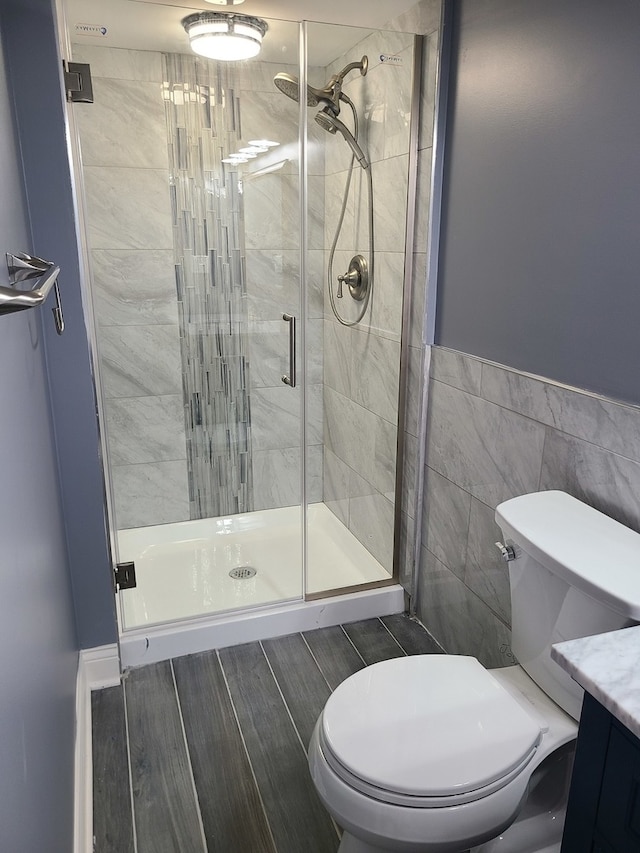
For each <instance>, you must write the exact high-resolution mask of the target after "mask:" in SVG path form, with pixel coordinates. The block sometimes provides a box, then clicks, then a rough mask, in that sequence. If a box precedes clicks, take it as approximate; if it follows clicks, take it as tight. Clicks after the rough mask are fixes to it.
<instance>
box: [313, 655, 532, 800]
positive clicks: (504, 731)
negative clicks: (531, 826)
mask: <svg viewBox="0 0 640 853" xmlns="http://www.w3.org/2000/svg"><path fill="white" fill-rule="evenodd" d="M541 736H542V734H541V729H540V725H539V722H537V721H536V719H534V717H533V715H532V714H529V713H528V711H527V710H525V708H524V707H523V705H521V704H520V702H519V701H517V700H516V699H515V698H513V697H512V696H511V694H509V693H508V692H507V691H506V690H505V688H504V687H503V686H502V685H501V684H500V683H499V682H498V681H497V680H496V679H495V678H494V677H493V676H492V675H491V673H490V672H488V671H487V670H486V669H485V668H484V667H483V666H482V665H481V664H480V663H479V662H478V661H477V660H476V659H475V658H472V657H462V656H457V655H417V656H415V657H407V658H395V659H393V660H388V661H383V662H382V663H378V664H374V665H373V666H369V667H366V668H365V669H362V670H360V671H359V672H357V673H356V674H355V675H352V676H351V677H350V678H348V679H347V680H346V681H343V682H342V684H340V685H339V687H337V688H336V690H335V691H334V692H333V694H332V695H331V697H330V698H329V700H328V702H327V704H326V706H325V709H324V712H323V715H322V742H323V744H324V747H325V749H328V750H329V751H330V752H331V754H332V756H333V759H334V761H332V762H331V763H332V765H335V763H336V761H337V763H338V764H339V765H342V767H343V768H345V769H346V771H347V773H346V774H345V776H346V777H349V776H351V777H355V779H359V780H362V781H364V782H365V783H366V784H367V785H371V786H374V787H375V788H377V789H381V790H383V791H388V792H393V793H397V794H401V795H409V796H415V797H424V798H432V797H447V796H456V795H461V794H465V793H467V792H470V791H474V790H476V789H479V788H485V787H486V786H489V785H492V783H495V782H496V781H497V780H501V779H503V778H504V777H507V776H509V774H511V773H512V771H515V770H516V769H518V772H519V768H520V767H521V766H522V765H523V762H524V765H526V764H527V763H528V761H529V758H528V756H532V755H533V753H534V752H535V748H536V746H537V745H538V743H539V742H540V739H541Z"/></svg>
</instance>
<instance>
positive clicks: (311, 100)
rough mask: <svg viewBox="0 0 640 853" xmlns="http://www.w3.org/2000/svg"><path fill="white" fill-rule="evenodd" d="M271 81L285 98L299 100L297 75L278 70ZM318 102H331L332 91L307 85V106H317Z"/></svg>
mask: <svg viewBox="0 0 640 853" xmlns="http://www.w3.org/2000/svg"><path fill="white" fill-rule="evenodd" d="M273 82H274V83H275V85H276V88H278V89H280V91H281V92H282V94H283V95H286V96H287V98H291V100H292V101H299V100H300V81H299V80H298V78H297V77H294V76H293V75H292V74H287V73H286V72H284V71H280V72H278V74H276V76H275V77H274V78H273ZM320 102H324V103H328V104H330V103H333V92H332V91H331V90H330V89H314V88H313V86H307V106H308V107H317V106H318V104H319V103H320Z"/></svg>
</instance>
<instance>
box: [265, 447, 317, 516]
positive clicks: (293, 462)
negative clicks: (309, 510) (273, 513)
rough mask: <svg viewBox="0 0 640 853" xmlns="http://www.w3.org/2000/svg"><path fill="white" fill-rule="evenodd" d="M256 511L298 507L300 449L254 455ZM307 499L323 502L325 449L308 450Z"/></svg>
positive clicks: (269, 451)
mask: <svg viewBox="0 0 640 853" xmlns="http://www.w3.org/2000/svg"><path fill="white" fill-rule="evenodd" d="M253 469H254V509H256V510H262V509H276V508H278V507H283V506H296V505H299V504H300V502H301V500H302V495H301V491H300V477H301V459H300V448H299V447H287V448H282V449H276V450H256V451H255V452H254V454H253ZM307 499H308V500H309V501H310V502H312V503H315V502H317V501H321V500H322V445H313V446H310V447H308V448H307Z"/></svg>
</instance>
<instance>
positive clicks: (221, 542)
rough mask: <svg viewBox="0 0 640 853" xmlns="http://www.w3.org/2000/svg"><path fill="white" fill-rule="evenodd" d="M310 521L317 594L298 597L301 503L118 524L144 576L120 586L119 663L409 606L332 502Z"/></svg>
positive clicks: (317, 508)
mask: <svg viewBox="0 0 640 853" xmlns="http://www.w3.org/2000/svg"><path fill="white" fill-rule="evenodd" d="M308 520H309V524H308V554H309V561H308V574H307V595H308V596H309V595H311V596H313V599H314V600H313V601H309V600H307V601H304V600H302V571H301V548H302V545H301V529H300V508H299V507H285V508H281V509H273V510H265V511H261V512H252V513H243V514H241V515H236V516H229V517H227V518H215V519H202V520H197V521H186V522H179V523H175V524H165V525H157V526H153V527H143V528H136V529H131V530H123V531H120V532H119V533H118V543H119V558H120V560H121V561H122V562H126V561H129V560H133V561H134V562H135V564H136V575H137V579H138V586H137V588H136V589H133V590H124V591H122V592H121V593H120V609H121V622H122V627H123V633H122V637H121V641H120V645H121V652H122V662H123V665H124V666H135V665H138V664H140V663H151V662H153V661H156V660H164V659H166V658H168V657H173V656H176V655H180V654H189V653H191V652H195V651H201V650H204V649H208V648H217V647H223V646H225V645H234V644H235V643H239V642H248V641H249V640H252V639H266V638H267V637H270V636H278V635H279V634H282V633H288V632H291V631H298V630H310V629H312V628H314V627H324V626H327V625H332V624H338V623H340V622H343V621H351V620H354V619H360V618H362V619H364V618H370V617H372V616H382V615H387V614H390V613H397V612H400V611H401V610H403V608H404V594H403V590H402V588H401V587H400V586H398V585H397V584H393V583H392V580H391V577H390V575H389V572H388V571H386V570H385V569H384V568H383V567H382V566H381V565H380V563H378V562H377V560H375V559H374V557H373V556H372V555H371V554H370V553H369V551H367V549H366V548H365V547H364V546H363V545H362V544H361V543H360V542H359V541H358V540H357V539H356V538H355V536H353V534H352V533H351V532H350V531H349V530H348V529H347V528H346V527H345V526H344V525H343V524H342V522H340V520H339V519H338V518H337V517H336V516H335V515H334V514H333V513H332V512H331V510H330V509H329V508H328V507H327V506H325V505H324V504H322V503H320V504H312V505H311V506H310V507H309V509H308ZM237 570H240V572H239V574H240V575H241V577H240V578H235V577H233V576H232V575H233V573H236V572H237ZM246 570H249V571H246ZM252 570H255V574H253V573H252ZM246 575H248V577H245V576H246ZM362 584H374V585H376V586H379V585H383V586H382V588H377V589H376V588H374V589H367V590H362V591H358V590H354V589H353V588H354V587H357V586H360V585H362ZM341 589H342V590H344V591H345V592H344V594H339V595H332V594H331V595H327V596H326V597H323V593H324V591H327V590H331V592H333V591H334V590H341Z"/></svg>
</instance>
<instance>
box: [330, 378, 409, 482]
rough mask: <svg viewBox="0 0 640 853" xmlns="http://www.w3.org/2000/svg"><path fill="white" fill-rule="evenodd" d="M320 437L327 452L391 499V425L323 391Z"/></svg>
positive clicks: (394, 431) (393, 435) (393, 429)
mask: <svg viewBox="0 0 640 853" xmlns="http://www.w3.org/2000/svg"><path fill="white" fill-rule="evenodd" d="M324 435H325V446H327V447H328V448H329V450H331V451H332V452H333V453H335V454H336V456H339V457H340V459H342V461H343V462H345V463H346V464H347V465H349V467H350V468H352V469H353V470H354V471H356V472H357V473H358V474H359V475H360V476H362V477H363V478H364V479H365V480H366V481H367V482H369V483H371V484H372V485H373V486H374V487H375V488H376V489H377V490H378V491H379V492H380V493H381V494H383V495H386V496H387V497H388V498H389V499H392V497H393V493H394V491H395V457H396V439H397V429H396V427H395V426H394V425H393V424H390V423H389V422H388V421H385V420H384V419H382V418H380V417H378V416H377V415H375V414H374V413H373V412H370V411H368V410H367V409H363V408H362V406H358V404H357V403H355V402H354V401H353V400H350V399H349V398H348V397H344V396H343V395H341V394H338V393H336V392H335V391H333V390H332V389H330V388H326V387H325V389H324Z"/></svg>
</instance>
